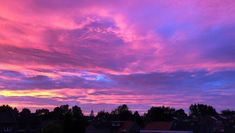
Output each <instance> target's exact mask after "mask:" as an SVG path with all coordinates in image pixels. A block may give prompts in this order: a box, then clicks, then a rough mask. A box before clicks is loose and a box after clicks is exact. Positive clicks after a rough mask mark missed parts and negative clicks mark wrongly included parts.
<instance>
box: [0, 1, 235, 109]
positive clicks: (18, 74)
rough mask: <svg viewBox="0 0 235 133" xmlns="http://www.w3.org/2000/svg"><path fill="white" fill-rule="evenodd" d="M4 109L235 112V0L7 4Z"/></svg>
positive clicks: (1, 10) (0, 48)
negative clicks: (206, 107) (201, 108)
mask: <svg viewBox="0 0 235 133" xmlns="http://www.w3.org/2000/svg"><path fill="white" fill-rule="evenodd" d="M0 29H1V30H0V104H9V105H12V106H16V107H18V108H23V107H28V108H31V109H36V108H50V109H52V108H54V107H55V106H58V105H61V104H69V105H79V106H81V107H82V109H83V110H85V111H90V110H91V109H94V110H95V111H97V110H103V109H105V110H111V109H113V108H114V107H116V106H117V105H120V104H124V103H125V104H128V105H129V107H130V108H131V109H133V110H138V111H145V110H146V109H148V108H149V107H151V106H161V105H165V106H172V107H175V108H184V109H187V108H188V106H189V105H190V104H191V103H205V104H210V105H212V106H214V107H215V108H216V109H217V110H221V109H227V108H230V109H235V1H234V0H190V1H189V0H146V1H143V0H130V1H126V0H113V1H112V0H111V1H104V0H94V1H92V0H0Z"/></svg>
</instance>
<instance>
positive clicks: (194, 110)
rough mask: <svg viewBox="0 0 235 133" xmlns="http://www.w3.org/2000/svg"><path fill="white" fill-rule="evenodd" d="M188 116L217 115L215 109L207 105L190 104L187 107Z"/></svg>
mask: <svg viewBox="0 0 235 133" xmlns="http://www.w3.org/2000/svg"><path fill="white" fill-rule="evenodd" d="M189 110H190V116H206V115H208V116H215V115H217V112H216V110H215V109H214V108H213V107H212V106H209V105H204V104H192V105H191V106H190V107H189Z"/></svg>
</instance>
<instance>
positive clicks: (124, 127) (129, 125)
mask: <svg viewBox="0 0 235 133" xmlns="http://www.w3.org/2000/svg"><path fill="white" fill-rule="evenodd" d="M134 124H135V122H134V121H125V122H123V123H122V125H121V127H120V128H119V131H122V130H129V129H131V128H132V127H133V125H134Z"/></svg>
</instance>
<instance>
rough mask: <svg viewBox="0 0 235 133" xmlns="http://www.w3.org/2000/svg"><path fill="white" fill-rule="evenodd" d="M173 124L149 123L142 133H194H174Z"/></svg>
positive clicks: (185, 132) (183, 132)
mask: <svg viewBox="0 0 235 133" xmlns="http://www.w3.org/2000/svg"><path fill="white" fill-rule="evenodd" d="M172 124H173V122H163V121H156V122H150V123H148V124H147V125H146V126H145V128H144V129H143V130H140V133H193V132H192V131H174V130H171V129H172Z"/></svg>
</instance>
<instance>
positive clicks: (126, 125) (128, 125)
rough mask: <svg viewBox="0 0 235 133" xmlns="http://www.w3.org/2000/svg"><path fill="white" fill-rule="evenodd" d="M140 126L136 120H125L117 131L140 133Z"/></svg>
mask: <svg viewBox="0 0 235 133" xmlns="http://www.w3.org/2000/svg"><path fill="white" fill-rule="evenodd" d="M139 130H140V127H139V126H138V124H137V123H136V122H134V121H124V122H122V123H121V125H120V127H119V128H118V129H117V131H116V132H117V133H139Z"/></svg>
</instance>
